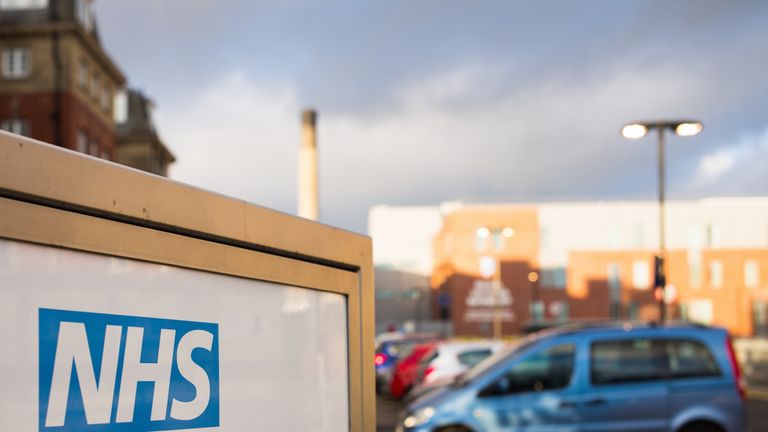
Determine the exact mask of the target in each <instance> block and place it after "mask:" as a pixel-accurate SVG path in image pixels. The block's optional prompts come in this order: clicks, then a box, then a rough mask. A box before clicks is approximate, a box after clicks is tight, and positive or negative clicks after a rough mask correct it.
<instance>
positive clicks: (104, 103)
mask: <svg viewBox="0 0 768 432" xmlns="http://www.w3.org/2000/svg"><path fill="white" fill-rule="evenodd" d="M111 99H112V92H111V91H110V90H109V87H108V86H107V85H106V84H105V85H104V89H102V92H101V108H102V109H103V110H104V111H107V110H108V109H109V101H110V100H111Z"/></svg>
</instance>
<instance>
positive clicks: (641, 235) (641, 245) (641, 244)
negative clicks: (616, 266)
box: [632, 222, 645, 249]
mask: <svg viewBox="0 0 768 432" xmlns="http://www.w3.org/2000/svg"><path fill="white" fill-rule="evenodd" d="M632 236H633V237H634V243H635V248H637V249H645V225H643V223H642V222H637V223H635V225H634V226H633V227H632Z"/></svg>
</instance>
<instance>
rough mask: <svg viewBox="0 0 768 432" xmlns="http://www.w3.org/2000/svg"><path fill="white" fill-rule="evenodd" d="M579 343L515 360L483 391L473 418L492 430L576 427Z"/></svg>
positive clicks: (544, 349) (532, 431)
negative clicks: (576, 378)
mask: <svg viewBox="0 0 768 432" xmlns="http://www.w3.org/2000/svg"><path fill="white" fill-rule="evenodd" d="M575 358H576V344H575V342H559V343H555V344H548V345H546V346H542V347H540V348H537V349H535V350H534V351H532V352H530V353H528V354H525V355H524V356H522V357H521V358H520V359H518V360H515V361H512V362H510V365H509V368H508V369H506V370H503V371H502V373H500V374H498V375H497V377H496V379H495V380H492V381H491V382H490V383H489V384H487V385H486V386H485V387H484V388H483V389H481V390H480V391H479V392H478V396H477V400H476V407H475V409H474V410H473V416H474V417H475V419H476V420H477V421H478V422H479V423H480V424H481V425H482V430H487V431H526V432H535V431H552V432H554V431H557V432H566V431H576V430H577V427H578V418H577V412H576V409H575V406H574V405H573V404H571V402H570V399H571V398H572V397H573V396H574V395H575V386H574V384H573V383H574V380H573V376H574V369H575V364H576V362H575Z"/></svg>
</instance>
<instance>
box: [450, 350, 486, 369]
mask: <svg viewBox="0 0 768 432" xmlns="http://www.w3.org/2000/svg"><path fill="white" fill-rule="evenodd" d="M491 354H492V353H491V350H489V349H481V350H472V351H464V352H462V353H459V354H458V355H457V356H456V357H457V358H458V359H459V363H461V364H462V365H464V366H467V367H472V366H474V365H476V364H478V363H480V362H481V361H483V360H485V359H486V358H487V357H489V356H490V355H491Z"/></svg>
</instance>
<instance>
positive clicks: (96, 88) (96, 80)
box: [91, 73, 101, 100]
mask: <svg viewBox="0 0 768 432" xmlns="http://www.w3.org/2000/svg"><path fill="white" fill-rule="evenodd" d="M99 93H101V77H100V76H99V74H97V73H94V74H93V81H91V97H92V98H93V99H95V100H99Z"/></svg>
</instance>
